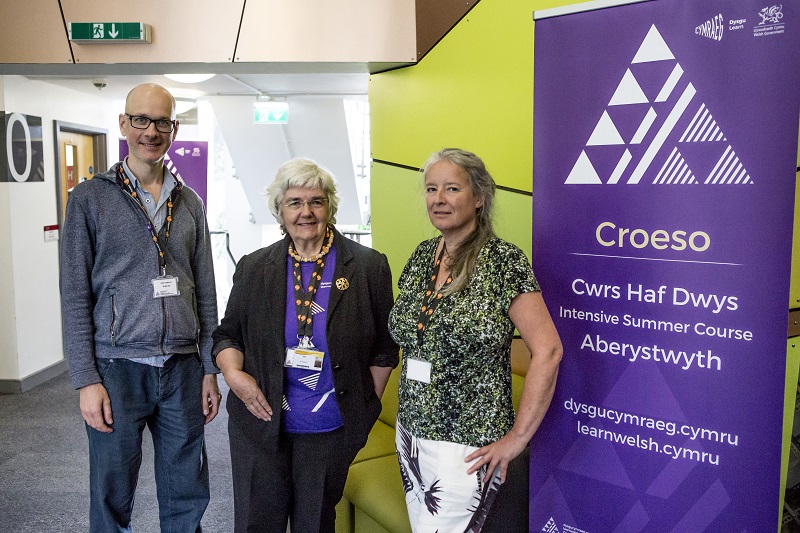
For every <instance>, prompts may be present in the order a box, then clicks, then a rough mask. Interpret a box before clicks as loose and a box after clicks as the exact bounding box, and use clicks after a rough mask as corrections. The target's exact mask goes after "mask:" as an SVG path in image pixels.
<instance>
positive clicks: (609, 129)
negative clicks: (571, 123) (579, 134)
mask: <svg viewBox="0 0 800 533" xmlns="http://www.w3.org/2000/svg"><path fill="white" fill-rule="evenodd" d="M615 144H625V141H623V140H622V136H621V135H620V134H619V130H618V129H617V127H616V126H615V125H614V121H613V120H611V117H610V116H608V111H603V116H602V117H600V121H599V122H598V123H597V126H595V127H594V131H593V132H592V135H591V137H589V141H588V142H587V143H586V146H613V145H615Z"/></svg>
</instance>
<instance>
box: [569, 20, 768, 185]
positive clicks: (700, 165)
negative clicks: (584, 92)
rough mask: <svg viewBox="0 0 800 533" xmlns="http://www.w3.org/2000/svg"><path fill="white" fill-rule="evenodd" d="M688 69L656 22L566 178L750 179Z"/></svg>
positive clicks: (661, 182)
mask: <svg viewBox="0 0 800 533" xmlns="http://www.w3.org/2000/svg"><path fill="white" fill-rule="evenodd" d="M720 35H721V33H720ZM644 67H646V68H644ZM658 73H660V77H659V74H658ZM683 74H684V71H683V68H682V67H681V66H680V64H679V63H678V62H677V60H676V59H675V56H674V55H673V54H672V51H671V50H670V48H669V46H667V43H666V42H665V41H664V39H663V38H662V36H661V34H660V33H659V31H658V29H657V28H656V26H655V24H653V25H652V26H651V27H650V30H649V31H648V32H647V35H646V36H645V38H644V40H643V41H642V43H641V45H640V46H639V49H638V51H637V52H636V54H635V55H634V57H633V60H632V61H631V64H630V66H629V67H628V69H627V70H626V72H625V74H624V75H623V76H622V79H621V80H620V82H619V84H618V86H617V88H616V90H615V91H614V94H613V95H612V96H611V100H610V101H609V103H608V106H607V107H606V109H605V110H604V111H603V113H602V115H601V116H600V119H599V120H598V122H597V125H596V126H595V128H594V130H593V131H592V134H591V135H590V136H589V140H588V141H587V142H586V145H585V147H584V148H583V150H582V151H581V153H580V155H579V156H578V160H577V161H576V162H575V165H574V166H573V167H572V170H571V171H570V173H569V175H568V176H567V179H566V181H565V182H564V183H565V184H574V185H588V184H606V185H615V184H618V183H626V184H629V185H636V184H638V183H640V182H642V181H644V182H650V183H653V184H657V185H698V184H701V183H702V184H704V185H736V184H745V183H753V181H752V179H751V178H750V175H749V174H748V172H747V169H745V167H744V165H742V163H741V161H740V160H739V158H738V156H737V155H736V152H735V151H734V149H733V147H732V146H731V145H730V144H729V143H728V139H727V138H726V137H725V134H724V133H723V132H722V130H721V129H720V127H719V125H718V124H717V122H716V121H715V120H714V117H713V115H712V113H711V111H710V110H709V109H708V108H707V107H706V104H705V102H703V101H701V100H700V98H699V97H698V95H697V90H696V89H695V87H694V85H693V84H692V83H691V81H688V80H687V79H686V77H685V76H684V75H683ZM643 84H644V85H645V87H647V89H648V93H649V94H650V96H648V95H647V94H646V93H645V91H644V90H643V89H642V85H643ZM689 117H691V118H689ZM684 152H685V153H686V155H687V157H685V156H684ZM698 153H701V154H702V155H701V157H699V158H697V159H694V160H692V161H694V162H693V163H692V164H691V165H690V164H689V162H688V161H687V158H688V155H689V154H694V155H696V154H698ZM709 154H710V155H711V157H709ZM715 157H716V158H717V159H716V164H714V165H710V164H709V159H711V161H713V159H712V158H715ZM688 159H690V160H691V158H688ZM615 162H616V164H614V163H615ZM612 166H613V169H612V168H611V167H612Z"/></svg>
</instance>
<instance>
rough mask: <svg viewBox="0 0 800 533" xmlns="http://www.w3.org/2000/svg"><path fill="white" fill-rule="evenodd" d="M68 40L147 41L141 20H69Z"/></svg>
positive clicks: (102, 41) (148, 33)
mask: <svg viewBox="0 0 800 533" xmlns="http://www.w3.org/2000/svg"><path fill="white" fill-rule="evenodd" d="M69 40H70V41H73V42H77V43H149V42H150V25H149V24H145V23H143V22H70V23H69Z"/></svg>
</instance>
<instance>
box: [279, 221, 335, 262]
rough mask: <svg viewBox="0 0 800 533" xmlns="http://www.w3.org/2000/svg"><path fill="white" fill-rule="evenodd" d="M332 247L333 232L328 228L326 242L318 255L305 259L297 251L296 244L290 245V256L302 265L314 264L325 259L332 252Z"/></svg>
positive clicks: (291, 243)
mask: <svg viewBox="0 0 800 533" xmlns="http://www.w3.org/2000/svg"><path fill="white" fill-rule="evenodd" d="M331 246H333V231H331V227H330V226H328V227H327V228H326V229H325V242H324V243H323V245H322V249H321V250H320V251H319V253H318V254H316V255H312V256H311V257H303V256H302V255H300V254H299V253H297V250H295V248H294V242H290V243H289V255H290V256H291V257H292V259H294V260H295V261H300V262H301V263H313V262H314V261H316V260H317V259H320V258H322V257H324V256H325V255H326V254H327V253H328V252H330V251H331Z"/></svg>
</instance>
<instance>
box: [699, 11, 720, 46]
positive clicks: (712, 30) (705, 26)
mask: <svg viewBox="0 0 800 533" xmlns="http://www.w3.org/2000/svg"><path fill="white" fill-rule="evenodd" d="M724 28H725V19H723V18H722V13H720V14H719V15H717V16H716V17H714V18H712V19H709V20H707V21H705V22H704V23H702V24H700V25H699V26H697V27H696V28H695V29H694V33H695V35H700V36H703V37H708V38H709V39H714V40H715V41H721V40H722V31H723V30H724Z"/></svg>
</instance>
